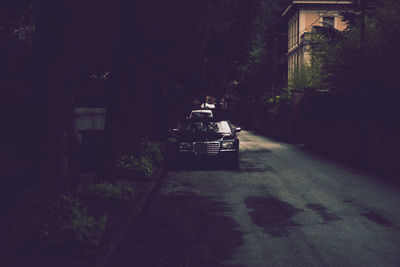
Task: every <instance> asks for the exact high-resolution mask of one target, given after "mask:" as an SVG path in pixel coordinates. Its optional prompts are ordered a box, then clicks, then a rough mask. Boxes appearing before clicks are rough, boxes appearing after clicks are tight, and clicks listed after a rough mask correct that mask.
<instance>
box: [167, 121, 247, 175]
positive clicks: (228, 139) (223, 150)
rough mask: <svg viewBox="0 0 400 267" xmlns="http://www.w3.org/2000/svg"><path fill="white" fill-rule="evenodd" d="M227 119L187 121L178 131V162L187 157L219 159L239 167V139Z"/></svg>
mask: <svg viewBox="0 0 400 267" xmlns="http://www.w3.org/2000/svg"><path fill="white" fill-rule="evenodd" d="M240 131H241V129H240V128H239V127H237V128H235V127H233V126H232V125H231V124H230V123H229V122H228V121H226V120H222V121H220V120H215V119H213V118H209V119H204V118H202V119H197V120H188V121H186V122H185V123H184V124H183V125H182V127H181V128H180V129H174V132H175V133H176V143H175V145H176V148H175V158H176V160H177V161H178V162H180V161H181V160H187V159H210V158H213V159H218V160H223V161H225V163H229V166H230V167H232V168H238V167H239V139H238V137H237V135H236V133H238V132H240Z"/></svg>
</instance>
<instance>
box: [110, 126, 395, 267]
mask: <svg viewBox="0 0 400 267" xmlns="http://www.w3.org/2000/svg"><path fill="white" fill-rule="evenodd" d="M239 139H240V142H241V143H240V145H241V148H240V169H239V170H228V169H223V168H218V167H207V166H206V165H205V164H195V165H194V166H190V167H187V166H184V167H185V168H183V169H181V170H174V171H169V172H168V174H167V177H166V179H165V180H163V182H162V183H161V185H160V186H159V187H158V189H157V190H156V191H155V192H154V193H153V194H152V195H151V197H150V199H149V200H148V202H147V204H146V206H145V208H144V211H143V213H142V214H141V216H140V217H139V218H138V220H137V221H136V223H135V224H134V225H133V226H132V228H131V229H130V231H129V233H128V234H127V236H126V238H125V239H124V241H123V242H122V243H121V245H120V246H119V247H118V249H117V252H116V253H115V254H114V255H113V257H112V259H111V262H110V263H109V266H113V267H114V266H138V267H141V266H146V267H147V266H174V267H180V266H190V267H195V266H199V267H200V266H201V267H206V266H374V267H375V266H400V205H399V204H400V194H399V193H400V190H399V187H398V186H394V185H392V184H389V183H386V182H385V181H382V179H380V178H379V177H376V176H371V175H367V174H365V173H362V172H359V171H356V170H354V169H351V168H348V167H346V166H344V165H341V164H338V163H335V162H333V161H331V160H329V159H326V158H322V157H320V156H318V155H315V154H313V153H310V152H306V151H305V150H304V149H302V148H300V147H297V146H294V145H288V144H282V143H277V142H275V141H272V140H270V139H267V138H264V137H260V136H256V135H254V134H252V133H250V132H246V131H242V132H241V133H239Z"/></svg>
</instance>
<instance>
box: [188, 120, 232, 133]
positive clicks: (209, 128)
mask: <svg viewBox="0 0 400 267" xmlns="http://www.w3.org/2000/svg"><path fill="white" fill-rule="evenodd" d="M185 130H186V131H187V132H192V133H197V132H215V133H221V134H230V133H231V128H230V127H229V124H228V122H226V121H218V122H215V121H212V122H192V123H189V124H187V125H186V128H185Z"/></svg>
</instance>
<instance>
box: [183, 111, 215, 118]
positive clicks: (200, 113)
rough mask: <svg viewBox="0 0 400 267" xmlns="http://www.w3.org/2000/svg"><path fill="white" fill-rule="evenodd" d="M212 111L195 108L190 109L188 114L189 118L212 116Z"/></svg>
mask: <svg viewBox="0 0 400 267" xmlns="http://www.w3.org/2000/svg"><path fill="white" fill-rule="evenodd" d="M213 117H214V115H213V112H212V111H211V110H209V109H196V110H192V111H191V112H190V115H189V119H196V118H213Z"/></svg>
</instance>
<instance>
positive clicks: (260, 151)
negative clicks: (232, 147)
mask: <svg viewBox="0 0 400 267" xmlns="http://www.w3.org/2000/svg"><path fill="white" fill-rule="evenodd" d="M271 152H272V150H270V149H267V148H263V149H257V150H250V149H245V150H241V151H240V154H241V155H244V154H260V153H271Z"/></svg>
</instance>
